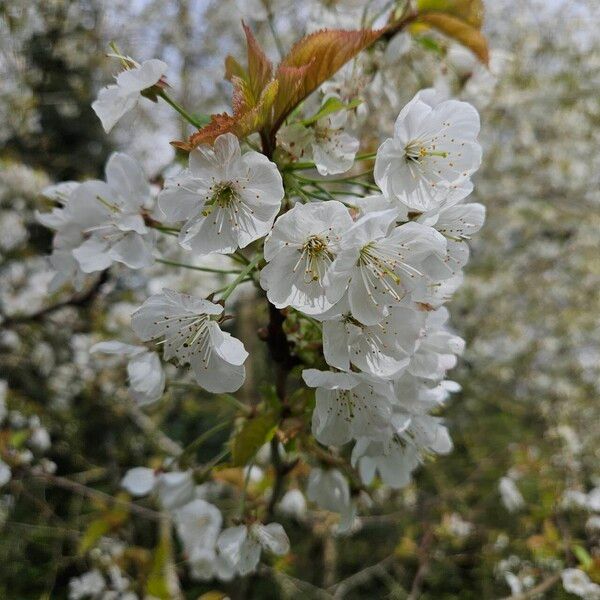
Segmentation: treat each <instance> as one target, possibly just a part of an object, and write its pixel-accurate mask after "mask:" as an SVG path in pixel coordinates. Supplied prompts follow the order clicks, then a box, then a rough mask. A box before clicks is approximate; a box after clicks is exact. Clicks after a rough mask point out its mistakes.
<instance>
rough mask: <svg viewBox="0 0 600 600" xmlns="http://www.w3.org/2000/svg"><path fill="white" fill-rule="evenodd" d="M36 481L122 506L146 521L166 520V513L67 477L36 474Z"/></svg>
mask: <svg viewBox="0 0 600 600" xmlns="http://www.w3.org/2000/svg"><path fill="white" fill-rule="evenodd" d="M33 477H35V478H36V479H41V480H43V481H45V482H46V483H49V484H50V485H54V486H56V487H60V488H63V489H65V490H69V491H71V492H74V493H75V494H79V495H80V496H85V497H87V498H92V499H95V500H101V501H103V502H106V503H107V504H112V505H117V506H122V507H123V508H125V509H127V510H129V511H131V512H132V513H134V514H136V515H138V516H140V517H145V518H146V519H152V520H153V521H158V522H160V521H161V519H163V518H164V513H160V512H157V511H155V510H152V509H151V508H145V507H144V506H140V505H139V504H134V503H133V502H127V501H126V500H121V499H120V498H115V497H114V496H111V495H110V494H105V493H104V492H101V491H99V490H95V489H93V488H89V487H87V486H85V485H83V484H81V483H77V482H76V481H72V480H71V479H67V478H66V477H60V476H58V475H52V474H50V473H36V474H35V475H33Z"/></svg>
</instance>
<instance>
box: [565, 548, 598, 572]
mask: <svg viewBox="0 0 600 600" xmlns="http://www.w3.org/2000/svg"><path fill="white" fill-rule="evenodd" d="M571 549H572V550H573V554H574V555H575V556H576V557H577V560H578V561H579V563H580V564H581V566H582V567H583V568H584V570H585V569H589V568H590V567H591V566H592V564H593V562H594V561H593V559H592V557H591V556H590V555H589V553H588V551H587V550H586V549H585V548H584V547H583V546H576V545H573V546H572V548H571Z"/></svg>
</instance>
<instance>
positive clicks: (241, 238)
mask: <svg viewBox="0 0 600 600" xmlns="http://www.w3.org/2000/svg"><path fill="white" fill-rule="evenodd" d="M282 199H283V183H282V179H281V175H280V174H279V171H278V170H277V167H276V166H275V164H274V163H272V162H271V161H270V160H269V159H268V158H267V157H266V156H265V155H264V154H260V153H259V152H255V151H254V150H251V151H249V152H246V153H245V154H242V153H241V150H240V143H239V141H238V139H237V138H236V137H235V136H234V135H233V134H231V133H227V134H225V135H221V136H219V137H218V138H217V139H216V141H215V143H214V147H209V146H201V147H199V148H196V149H195V150H193V151H192V152H191V153H190V158H189V168H188V169H187V170H184V171H183V172H182V173H180V174H179V175H177V176H175V177H174V178H173V179H170V180H167V182H166V184H165V189H164V190H163V191H162V192H161V194H160V195H159V199H158V204H159V207H160V210H161V211H162V212H163V213H164V215H165V217H166V219H167V221H169V222H172V223H175V222H178V221H186V223H185V224H184V226H183V228H182V230H181V234H180V237H179V240H180V243H181V245H182V246H183V247H184V248H186V249H189V250H192V251H193V252H195V253H197V254H210V253H212V252H221V253H225V254H227V253H230V252H233V251H234V250H236V249H237V248H244V247H245V246H247V245H248V244H249V243H250V242H253V241H254V240H257V239H259V238H261V237H263V236H265V235H266V234H267V233H268V232H269V231H270V230H271V227H272V225H273V221H274V220H275V217H276V215H277V213H278V212H279V209H280V206H281V200H282Z"/></svg>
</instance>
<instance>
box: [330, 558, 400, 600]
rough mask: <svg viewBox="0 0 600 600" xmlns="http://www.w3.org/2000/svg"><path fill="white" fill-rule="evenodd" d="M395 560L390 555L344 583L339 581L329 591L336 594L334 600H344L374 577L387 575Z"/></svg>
mask: <svg viewBox="0 0 600 600" xmlns="http://www.w3.org/2000/svg"><path fill="white" fill-rule="evenodd" d="M395 560H396V557H395V556H394V555H393V554H390V555H389V556H386V557H385V558H384V559H383V560H380V561H379V562H378V563H375V564H374V565H371V566H369V567H366V568H365V569H362V571H359V572H358V573H355V574H354V575H351V576H350V577H348V578H346V579H342V581H339V582H338V583H336V584H335V585H334V586H332V587H331V588H329V590H328V591H333V592H334V594H333V598H334V600H335V599H338V598H340V599H341V598H344V597H345V596H346V594H347V593H348V592H349V591H350V590H352V589H354V588H356V587H358V586H360V585H363V584H364V583H367V582H368V581H369V580H370V579H372V578H373V577H376V576H378V575H381V574H382V573H386V572H387V569H388V567H389V566H390V565H391V564H392V563H393V562H394V561H395Z"/></svg>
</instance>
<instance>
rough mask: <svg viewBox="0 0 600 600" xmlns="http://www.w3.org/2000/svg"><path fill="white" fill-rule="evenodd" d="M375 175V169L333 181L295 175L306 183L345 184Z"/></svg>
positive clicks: (336, 178)
mask: <svg viewBox="0 0 600 600" xmlns="http://www.w3.org/2000/svg"><path fill="white" fill-rule="evenodd" d="M372 174H373V169H369V170H368V171H363V172H362V173H356V175H347V176H346V177H335V178H333V179H324V178H321V179H316V178H314V177H307V176H306V175H298V174H294V177H295V178H296V179H300V181H305V182H306V183H338V182H345V181H348V180H351V179H359V178H360V177H367V176H368V175H372Z"/></svg>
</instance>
